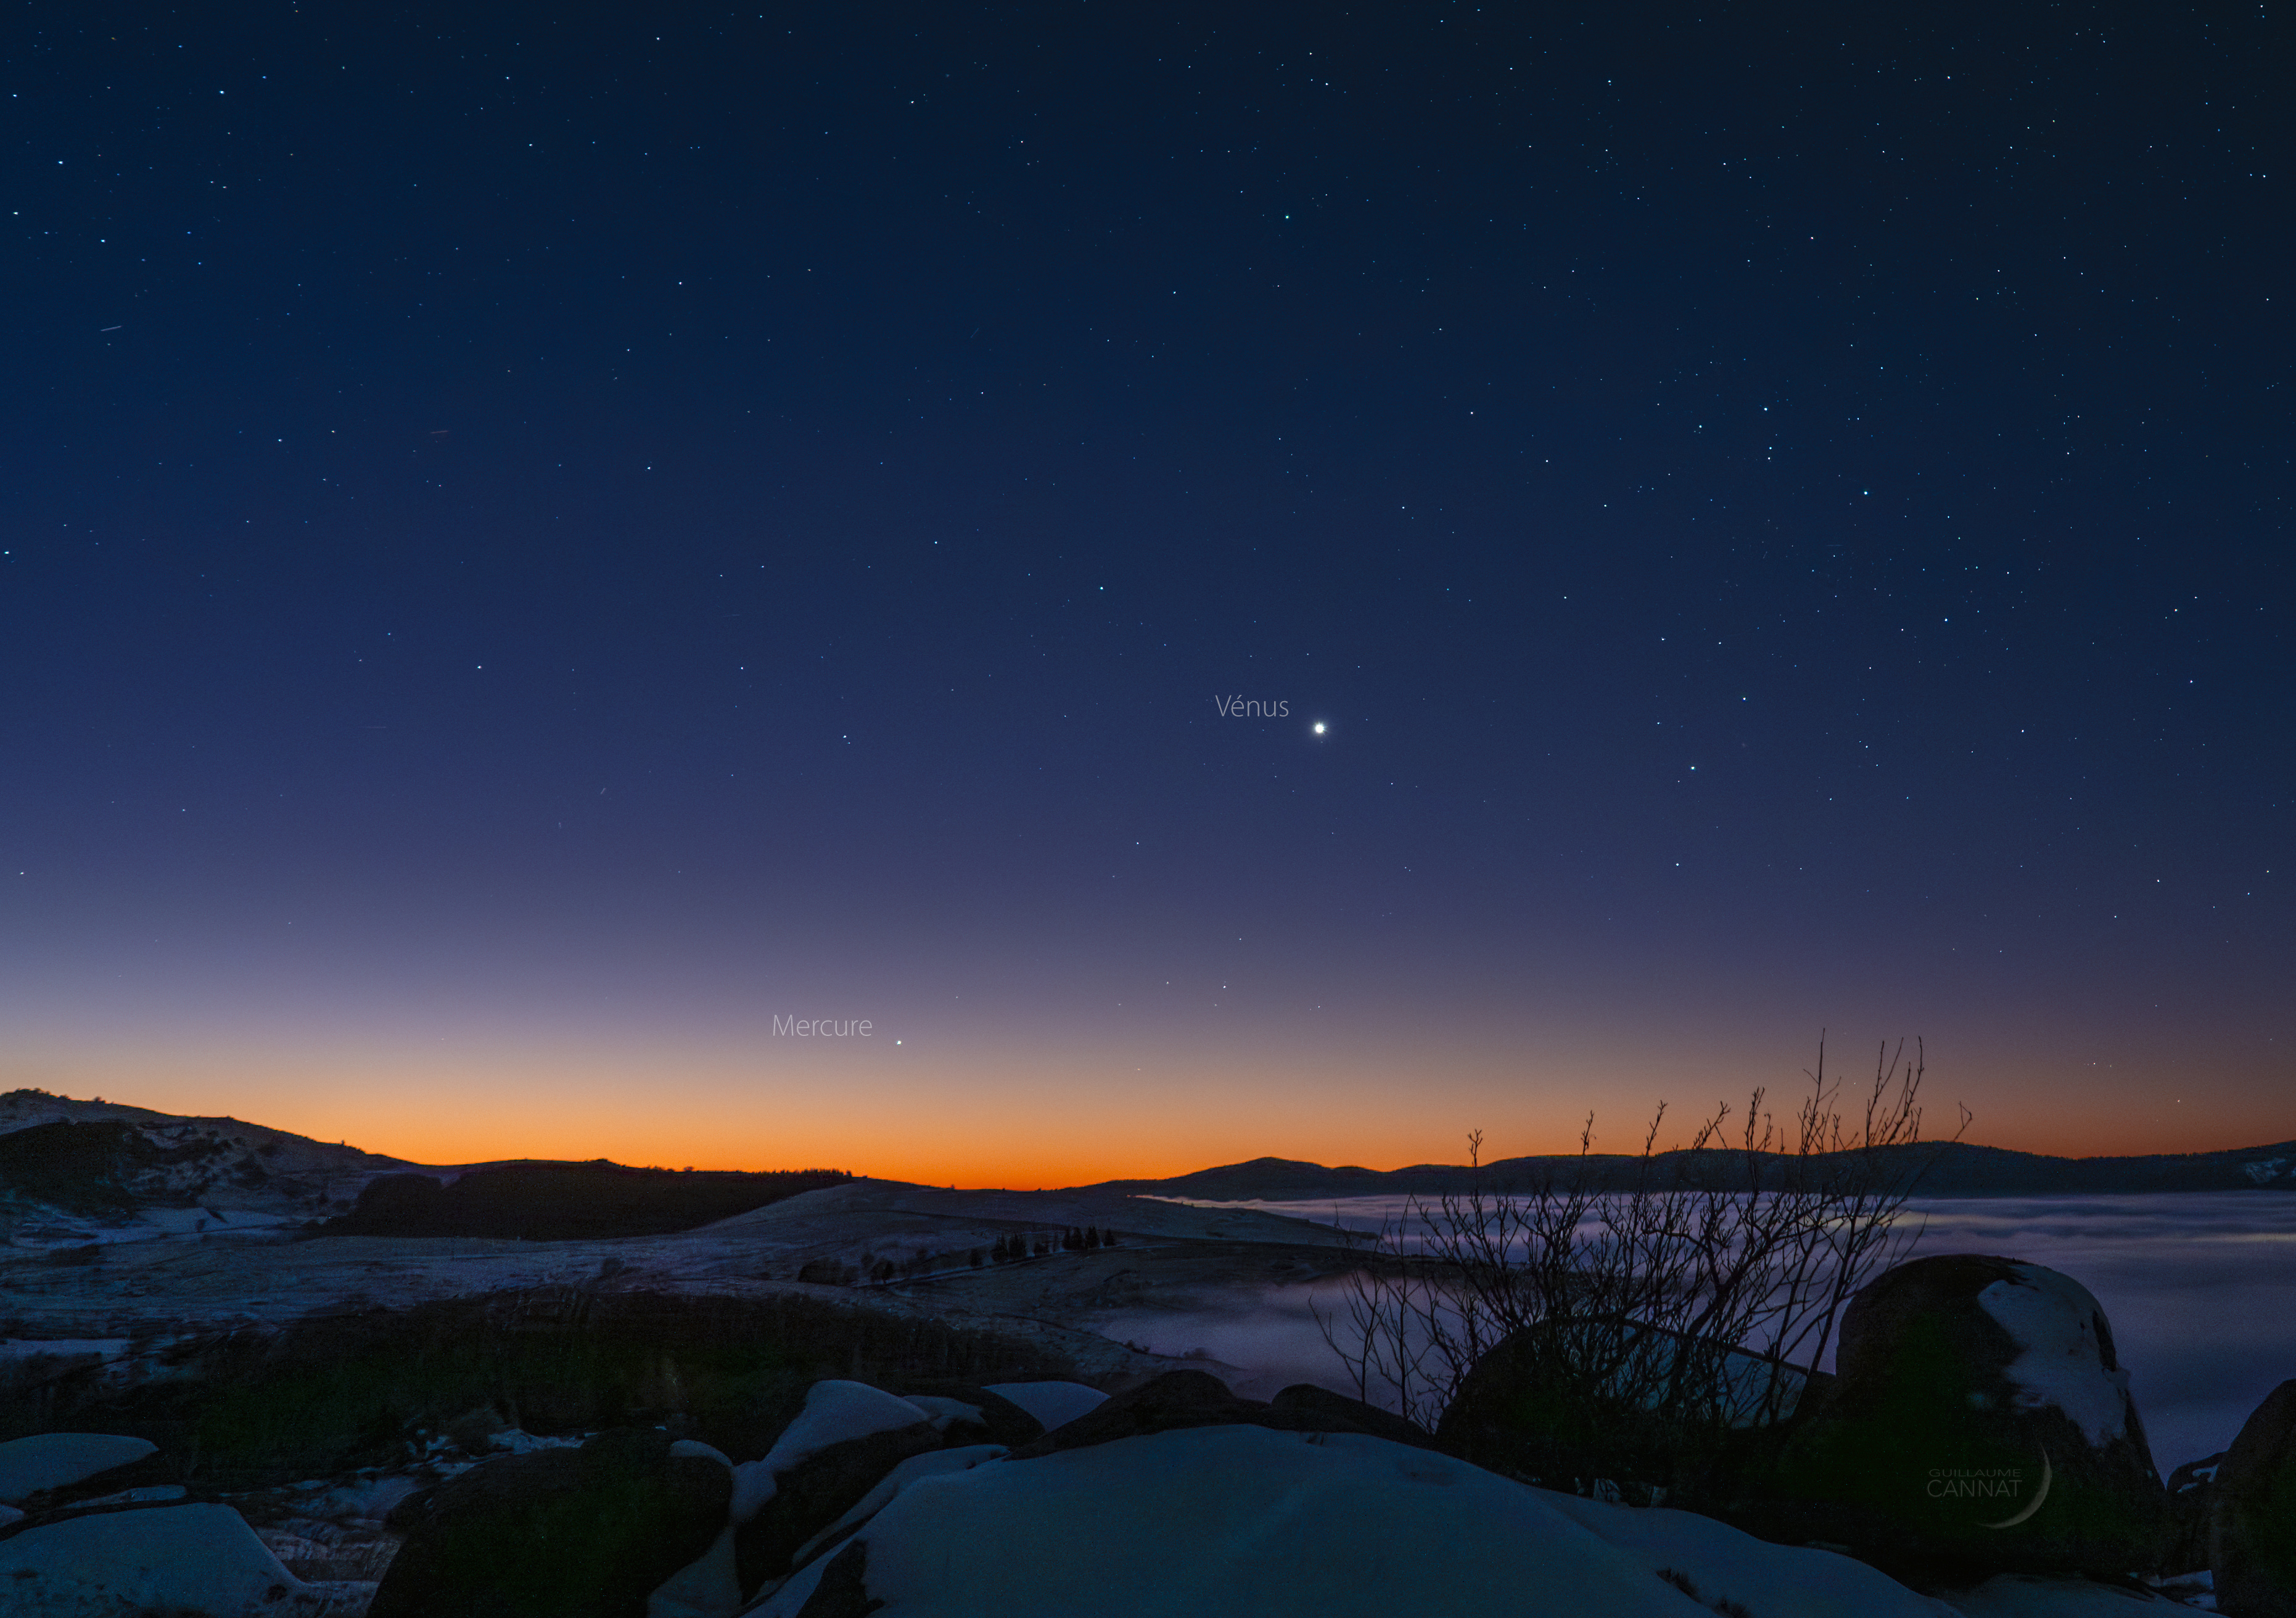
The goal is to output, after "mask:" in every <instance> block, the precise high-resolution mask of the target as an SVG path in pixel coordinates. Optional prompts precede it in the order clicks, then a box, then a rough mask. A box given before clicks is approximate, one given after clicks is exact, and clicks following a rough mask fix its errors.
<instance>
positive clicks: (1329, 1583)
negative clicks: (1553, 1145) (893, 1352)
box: [749, 1401, 1958, 1618]
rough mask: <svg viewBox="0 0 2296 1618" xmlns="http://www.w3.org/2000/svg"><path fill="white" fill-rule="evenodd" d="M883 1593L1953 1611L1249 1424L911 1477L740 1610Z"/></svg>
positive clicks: (1842, 1569) (1639, 1523)
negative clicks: (841, 1538) (856, 1527)
mask: <svg viewBox="0 0 2296 1618" xmlns="http://www.w3.org/2000/svg"><path fill="white" fill-rule="evenodd" d="M1112 1402H1114V1401H1111V1403H1112ZM1693 1591H1694V1592H1695V1593H1694V1594H1693ZM878 1610H882V1611H883V1612H884V1613H885V1614H888V1618H890V1614H895V1613H898V1614H903V1615H904V1618H981V1615H982V1614H1062V1615H1063V1618H1065V1615H1067V1614H1090V1615H1091V1618H1170V1615H1171V1614H1187V1618H1325V1615H1328V1614H1355V1613H1399V1614H1411V1615H1412V1618H1490V1615H1491V1614H1533V1613H1538V1614H1547V1613H1551V1614H1570V1618H1714V1614H1715V1613H1717V1612H1721V1613H1755V1614H1765V1615H1766V1618H1778V1615H1780V1614H1794V1615H1795V1618H1958V1615H1957V1614H1953V1613H1952V1612H1951V1609H1949V1608H1948V1607H1946V1606H1942V1605H1941V1604H1939V1603H1938V1602H1935V1601H1932V1600H1931V1599H1929V1598H1926V1597H1923V1596H1920V1595H1916V1594H1915V1592H1914V1591H1912V1590H1910V1589H1906V1588H1904V1587H1903V1586H1901V1585H1898V1584H1895V1583H1893V1582H1891V1581H1890V1579H1888V1578H1887V1577H1886V1576H1884V1575H1883V1574H1882V1573H1879V1572H1877V1571H1875V1570H1874V1569H1873V1568H1871V1567H1867V1566H1865V1565H1862V1564H1860V1563H1857V1562H1855V1561H1852V1560H1851V1559H1849V1557H1841V1556H1836V1555H1833V1554H1830V1553H1828V1552H1826V1551H1823V1550H1811V1549H1802V1548H1800V1547H1789V1546H1783V1545H1771V1544H1766V1543H1764V1542H1762V1541H1761V1540H1756V1539H1754V1538H1752V1537H1751V1536H1749V1535H1747V1534H1744V1533H1742V1532H1738V1531H1737V1530H1735V1529H1734V1528H1731V1527H1729V1526H1727V1525H1726V1524H1721V1523H1718V1522H1715V1521H1713V1520H1711V1519H1710V1518H1705V1517H1700V1516H1693V1515H1692V1514H1690V1513H1688V1512H1679V1511H1669V1510H1657V1511H1650V1510H1643V1509H1638V1508H1628V1507H1624V1506H1610V1505H1603V1504H1599V1503H1597V1502H1595V1501H1593V1500H1579V1499H1575V1498H1573V1497H1570V1496H1568V1495H1559V1494H1551V1493H1548V1492H1546V1491H1543V1490H1538V1489H1531V1488H1528V1487H1525V1486H1524V1485H1522V1484H1521V1483H1513V1482H1511V1481H1509V1480H1508V1479H1505V1478H1502V1477H1497V1476H1495V1475H1492V1474H1490V1473H1488V1472H1485V1471H1483V1470H1481V1469H1480V1468H1478V1467H1472V1466H1469V1465H1468V1464H1466V1463H1465V1462H1464V1461H1460V1460H1456V1459H1453V1458H1452V1457H1450V1456H1447V1455H1442V1454H1438V1453H1435V1452H1432V1451H1431V1450H1425V1449H1423V1448H1420V1447H1417V1446H1412V1445H1404V1444H1397V1443H1391V1442H1388V1441H1386V1440H1384V1439H1380V1438H1374V1437H1371V1436H1369V1435H1367V1434H1357V1433H1313V1432H1310V1433H1294V1432H1282V1431H1274V1430H1270V1429H1268V1428H1266V1427H1262V1426H1258V1425H1257V1424H1251V1423H1244V1424H1234V1423H1229V1424H1222V1425H1218V1426H1205V1427H1194V1428H1178V1429H1168V1430H1166V1431H1162V1432H1156V1433H1144V1434H1136V1435H1134V1436H1131V1437H1128V1438H1124V1439H1121V1440H1118V1441H1115V1442H1107V1443H1098V1444H1090V1445H1087V1446H1084V1447H1082V1448H1078V1449H1070V1450H1059V1451H1057V1452H1055V1453H1053V1454H1050V1455H1046V1456H1045V1457H1043V1458H1041V1459H1037V1460H1032V1461H1029V1462H1025V1463H1015V1462H1013V1461H1010V1460H1004V1461H996V1462H992V1463H990V1464H988V1465H984V1466H979V1467H971V1468H969V1469H967V1470H964V1471H961V1472H953V1473H948V1474H945V1475H939V1476H933V1477H927V1478H922V1479H920V1480H918V1481H917V1482H916V1483H914V1484H912V1485H911V1486H910V1487H908V1488H907V1489H906V1490H903V1491H901V1493H900V1494H899V1495H898V1498H896V1499H895V1500H892V1501H891V1502H890V1504H888V1505H887V1506H886V1507H885V1508H883V1509H882V1510H881V1511H880V1512H878V1513H877V1514H876V1515H875V1516H873V1517H872V1518H871V1519H870V1520H869V1522H868V1523H867V1524H865V1526H864V1527H863V1528H862V1529H861V1530H860V1532H858V1533H857V1534H856V1535H855V1536H854V1537H853V1538H852V1540H849V1541H848V1543H847V1544H846V1545H845V1546H844V1547H843V1548H841V1549H839V1550H837V1551H836V1552H834V1553H833V1554H832V1555H827V1556H823V1557H817V1558H816V1559H815V1560H814V1561H812V1562H810V1563H808V1565H806V1566H805V1567H804V1568H803V1569H802V1570H801V1571H799V1573H798V1574H797V1575H796V1576H795V1577H794V1578H792V1579H791V1581H789V1582H788V1583H787V1584H786V1585H784V1586H783V1587H782V1588H781V1589H777V1590H776V1591H775V1592H774V1594H773V1595H772V1596H771V1597H769V1598H767V1599H766V1600H765V1601H763V1602H762V1603H760V1604H759V1605H758V1606H756V1607H754V1608H752V1609H750V1614H749V1618H864V1615H865V1614H868V1613H870V1612H873V1611H878Z"/></svg>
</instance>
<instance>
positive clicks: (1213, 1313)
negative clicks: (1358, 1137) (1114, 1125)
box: [1100, 1191, 2296, 1474]
mask: <svg viewBox="0 0 2296 1618" xmlns="http://www.w3.org/2000/svg"><path fill="white" fill-rule="evenodd" d="M1222 1206H1231V1205H1226V1204H1223V1205H1222ZM1232 1206H1237V1207H1243V1208H1254V1209H1263V1210H1266V1211H1267V1212H1270V1213H1276V1214H1292V1215H1294V1216H1297V1217H1303V1218H1312V1219H1318V1220H1324V1221H1327V1222H1338V1223H1340V1224H1341V1225H1344V1226H1346V1227H1348V1228H1349V1229H1350V1230H1374V1231H1375V1230H1380V1229H1381V1228H1382V1225H1388V1224H1392V1223H1394V1222H1398V1221H1399V1220H1401V1219H1402V1218H1403V1217H1404V1215H1405V1199H1404V1198H1402V1197H1353V1198H1342V1199H1341V1200H1338V1201H1336V1202H1333V1201H1323V1202H1316V1203H1302V1202H1251V1203H1243V1204H1235V1205H1232ZM1911 1214H1912V1216H1913V1217H1914V1218H1915V1219H1917V1220H1919V1221H1921V1222H1922V1223H1923V1230H1922V1234H1921V1237H1920V1239H1919V1241H1918V1242H1917V1243H1916V1245H1915V1248H1914V1252H1915V1254H1916V1255H1918V1254H1931V1253H1989V1254H2000V1255H2001V1256H2003V1257H2006V1258H2016V1259H2023V1260H2026V1261H2029V1262H2030V1263H2037V1264H2041V1265H2045V1266H2046V1267H2047V1268H2049V1269H2052V1270H2058V1271H2063V1272H2064V1273H2065V1274H2067V1275H2070V1276H2071V1277H2073V1278H2074V1279H2077V1280H2079V1282H2081V1283H2082V1284H2083V1285H2084V1286H2086V1287H2087V1288H2088V1289H2089V1290H2090V1291H2091V1292H2093V1293H2095V1295H2096V1296H2097V1299H2098V1301H2099V1302H2100V1303H2103V1305H2104V1309H2105V1313H2106V1315H2107V1317H2108V1318H2109V1319H2110V1320H2112V1331H2113V1336H2114V1339H2115V1343H2116V1346H2117V1347H2118V1349H2119V1352H2120V1362H2121V1363H2122V1364H2123V1365H2124V1366H2126V1367H2128V1369H2129V1371H2130V1374H2131V1377H2132V1384H2131V1385H2132V1390H2133V1391H2134V1393H2136V1402H2137V1408H2138V1410H2140V1411H2141V1412H2142V1413H2143V1415H2144V1426H2145V1431H2146V1434H2147V1435H2148V1436H2149V1438H2150V1439H2151V1441H2152V1445H2153V1459H2154V1460H2155V1461H2156V1462H2158V1463H2159V1465H2160V1467H2161V1471H2162V1472H2163V1473H2164V1474H2165V1473H2167V1472H2168V1471H2169V1470H2171V1469H2172V1468H2174V1467H2176V1466H2177V1465H2178V1464H2179V1463H2180V1462H2183V1461H2187V1460H2196V1459H2200V1458H2201V1457H2202V1456H2204V1455H2212V1454H2214V1453H2216V1452H2217V1451H2218V1450H2221V1449H2223V1448H2224V1447H2225V1446H2226V1444H2228V1443H2230V1442H2232V1438H2233V1434H2235V1433H2237V1432H2238V1431H2239V1430H2240V1424H2241V1423H2242V1422H2243V1420H2245V1419H2246V1418H2247V1417H2248V1414H2249V1412H2250V1411H2251V1410H2254V1409H2255V1408H2256V1407H2257V1405H2258V1404H2259V1403H2260V1402H2261V1401H2263V1398H2264V1396H2265V1395H2266V1394H2267V1393H2270V1392H2271V1391H2272V1390H2273V1388H2274V1387H2275V1386H2276V1385H2278V1384H2280V1383H2281V1382H2282V1381H2284V1380H2285V1379H2286V1378H2287V1377H2291V1376H2296V1197H2291V1196H2287V1195H2284V1194H2279V1193H2273V1192H2255V1193H2249V1192H2236V1191H2226V1192H2201V1193H2185V1194H2178V1195H2168V1196H2122V1197H1999V1198H1994V1197H1968V1198H1940V1199H1936V1200H1924V1201H1921V1202H1917V1203H1915V1205H1913V1207H1912V1209H1911ZM1345 1303H1346V1295H1345V1292H1344V1289H1343V1288H1341V1287H1334V1286H1331V1285H1328V1284H1327V1285H1324V1286H1319V1287H1268V1288H1261V1289H1257V1290H1254V1291H1251V1292H1250V1293H1239V1294H1238V1295H1237V1297H1236V1299H1235V1303H1234V1307H1232V1308H1228V1309H1220V1310H1204V1311H1200V1312H1164V1311H1149V1310H1141V1311H1136V1312H1123V1313H1117V1314H1112V1315H1111V1316H1110V1317H1108V1318H1107V1319H1106V1320H1103V1322H1101V1323H1100V1324H1101V1329H1102V1330H1103V1331H1104V1332H1106V1333H1107V1334H1108V1335H1109V1336H1112V1337H1116V1338H1118V1339H1119V1340H1124V1341H1129V1342H1133V1343H1136V1344H1139V1345H1140V1346H1142V1347H1143V1348H1146V1349H1149V1350H1152V1351H1153V1352H1157V1353H1160V1354H1171V1355H1184V1354H1187V1353H1189V1352H1192V1351H1199V1350H1200V1351H1201V1352H1202V1353H1204V1354H1205V1355H1207V1356H1209V1357H1210V1359H1213V1360H1215V1361H1221V1362H1223V1363H1225V1364H1226V1365H1232V1366H1237V1367H1241V1368H1243V1369H1245V1370H1246V1371H1248V1372H1249V1373H1251V1375H1250V1377H1249V1378H1248V1382H1249V1385H1240V1386H1239V1389H1238V1391H1239V1392H1243V1393H1252V1394H1254V1395H1255V1396H1258V1397H1262V1398H1264V1397H1266V1396H1267V1393H1270V1392H1273V1391H1274V1390H1275V1388H1278V1387H1281V1386H1283V1385H1285V1384H1286V1383H1291V1382H1300V1381H1312V1382H1316V1383H1319V1384H1322V1385H1325V1386H1328V1387H1332V1388H1333V1389H1334V1390H1336V1391H1341V1392H1352V1391H1353V1390H1352V1389H1350V1388H1347V1387H1345V1386H1344V1385H1342V1384H1341V1381H1340V1380H1339V1379H1338V1378H1337V1377H1336V1374H1335V1373H1336V1370H1337V1365H1336V1361H1334V1360H1333V1356H1332V1352H1331V1351H1330V1350H1329V1349H1328V1348H1327V1347H1325V1346H1324V1341H1323V1337H1322V1336H1321V1334H1320V1333H1319V1332H1318V1330H1317V1328H1316V1321H1315V1319H1314V1317H1313V1314H1312V1313H1311V1307H1312V1306H1315V1305H1320V1306H1321V1307H1322V1308H1323V1309H1324V1311H1325V1312H1326V1313H1330V1312H1333V1311H1335V1310H1336V1311H1341V1312H1343V1311H1344V1308H1345ZM1821 1369H1831V1367H1830V1364H1829V1365H1828V1366H1826V1367H1822V1368H1821ZM1262 1384H1265V1389H1264V1391H1263V1389H1262V1387H1261V1385H1262Z"/></svg>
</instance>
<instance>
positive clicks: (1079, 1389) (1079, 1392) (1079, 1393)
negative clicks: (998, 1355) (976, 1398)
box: [984, 1382, 1108, 1433]
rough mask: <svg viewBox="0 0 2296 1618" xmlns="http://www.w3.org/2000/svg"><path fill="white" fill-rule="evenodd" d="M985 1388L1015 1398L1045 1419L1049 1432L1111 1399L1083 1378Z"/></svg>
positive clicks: (990, 1385) (1035, 1414)
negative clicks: (1081, 1380)
mask: <svg viewBox="0 0 2296 1618" xmlns="http://www.w3.org/2000/svg"><path fill="white" fill-rule="evenodd" d="M984 1391H985V1392H988V1393H995V1394H997V1395H998V1396H1000V1397H1002V1398H1005V1399H1009V1400H1011V1401H1013V1403H1014V1404H1017V1405H1019V1406H1020V1407H1021V1409H1022V1410H1026V1411H1028V1412H1029V1415H1031V1416H1034V1417H1035V1418H1037V1420H1038V1421H1041V1422H1043V1423H1044V1424H1045V1431H1046V1432H1047V1433H1049V1432H1051V1431H1052V1430H1053V1429H1054V1427H1057V1426H1066V1425H1067V1424H1068V1423H1070V1422H1071V1421H1074V1420H1075V1419H1076V1418H1078V1417H1079V1416H1081V1415H1083V1414H1084V1413H1085V1412H1086V1411H1087V1410H1097V1409H1098V1408H1099V1407H1100V1406H1102V1405H1103V1404H1106V1403H1107V1402H1108V1395H1107V1394H1105V1393H1102V1392H1101V1391H1100V1390H1099V1389H1098V1388H1096V1387H1087V1386H1085V1385H1084V1384H1083V1383H1081V1382H995V1383H991V1384H989V1385H988V1387H987V1388H986V1389H985V1390H984Z"/></svg>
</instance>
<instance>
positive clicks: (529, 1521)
mask: <svg viewBox="0 0 2296 1618" xmlns="http://www.w3.org/2000/svg"><path fill="white" fill-rule="evenodd" d="M671 1445H672V1441H671V1439H670V1436H669V1434H667V1433H663V1432H659V1431H653V1430H649V1429H644V1428H635V1427H623V1428H617V1429H614V1430H612V1431H610V1432H605V1433H601V1434H598V1435H597V1436H596V1437H594V1438H593V1439H591V1440H590V1441H589V1442H586V1443H585V1444H584V1445H583V1446H582V1447H581V1448H580V1449H579V1450H543V1451H541V1452H538V1453H537V1454H532V1455H517V1456H508V1457H505V1458H504V1459H500V1460H493V1461H488V1462H487V1463H486V1464H485V1465H484V1466H481V1467H477V1468H475V1469H473V1470H472V1471H470V1472H467V1473H465V1474H463V1475H462V1476H460V1477H458V1478H455V1479H453V1480H452V1481H450V1482H448V1483H445V1484H443V1485H441V1486H440V1488H439V1491H437V1493H436V1494H435V1495H433V1496H432V1497H431V1498H430V1500H429V1501H428V1502H427V1503H424V1504H422V1506H420V1507H418V1508H413V1509H410V1510H407V1511H406V1512H404V1513H401V1514H395V1515H394V1517H393V1523H394V1525H401V1524H403V1525H405V1526H406V1528H407V1531H408V1532H407V1538H406V1544H405V1545H404V1546H403V1547H401V1548H400V1549H399V1552H398V1556H397V1557H394V1558H393V1559H392V1561H391V1564H390V1567H389V1572H387V1573H385V1574H384V1575H383V1578H382V1581H381V1586H380V1587H379V1588H378V1589H376V1591H375V1595H374V1602H373V1606H371V1607H370V1608H369V1609H368V1612H369V1618H514V1615H522V1614H535V1615H536V1618H545V1615H546V1618H643V1614H644V1612H645V1607H646V1596H647V1594H648V1593H649V1592H650V1591H652V1589H653V1588H654V1587H655V1586H656V1585H658V1584H660V1583H661V1582H662V1581H663V1580H665V1579H667V1578H668V1577H669V1575H670V1574H671V1573H675V1572H676V1571H677V1570H678V1569H679V1568H681V1567H683V1566H685V1565H686V1564H687V1563H689V1562H692V1561H693V1560H694V1559H695V1558H696V1557H700V1556H701V1553H702V1552H703V1551H705V1550H707V1549H709V1545H710V1543H711V1541H712V1540H715V1539H716V1538H717V1535H718V1533H719V1532H720V1531H721V1530H723V1529H724V1527H725V1526H726V1507H727V1505H728V1503H729V1501H730V1500H731V1499H732V1495H733V1477H732V1475H731V1474H730V1473H729V1472H728V1470H727V1469H726V1466H725V1465H724V1464H723V1463H722V1462H720V1461H717V1460H715V1459H710V1458H709V1457H708V1456H700V1455H674V1454H672V1453H671Z"/></svg>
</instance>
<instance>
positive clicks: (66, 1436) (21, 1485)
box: [0, 1433, 160, 1505]
mask: <svg viewBox="0 0 2296 1618" xmlns="http://www.w3.org/2000/svg"><path fill="white" fill-rule="evenodd" d="M159 1447H160V1446H159V1445H157V1444H155V1443H153V1442H152V1441H151V1440H150V1439H148V1438H119V1437H116V1436H114V1435H113V1434H109V1433H39V1434H34V1435H33V1436H31V1437H29V1438H12V1439H10V1440H9V1441H8V1442H6V1443H0V1500H4V1501H6V1502H8V1503H9V1504H10V1505H21V1504H22V1503H23V1500H24V1498H25V1496H27V1495H31V1494H37V1493H38V1492H39V1491H41V1490H43V1489H61V1488H62V1487H63V1486H64V1485H65V1484H66V1483H78V1482H79V1481H80V1480H81V1479H82V1478H87V1477H94V1475H96V1474H97V1473H99V1472H109V1471H111V1469H112V1468H113V1467H124V1466H126V1465H127V1464H128V1462H130V1461H137V1460H142V1459H143V1458H144V1457H145V1456H147V1455H150V1454H152V1453H153V1452H154V1451H156V1450H158V1449H159Z"/></svg>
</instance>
